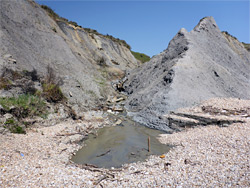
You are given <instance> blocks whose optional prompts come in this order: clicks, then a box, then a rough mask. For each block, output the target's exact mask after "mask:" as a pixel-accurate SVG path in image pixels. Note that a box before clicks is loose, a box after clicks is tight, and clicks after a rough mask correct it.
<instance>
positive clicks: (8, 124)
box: [4, 118, 26, 134]
mask: <svg viewBox="0 0 250 188" xmlns="http://www.w3.org/2000/svg"><path fill="white" fill-rule="evenodd" d="M4 127H5V128H8V129H9V130H10V132H12V133H17V134H25V133H26V131H25V130H24V129H23V128H22V127H20V126H19V125H18V122H16V121H15V120H14V119H13V118H9V119H7V120H6V121H5V123H4Z"/></svg>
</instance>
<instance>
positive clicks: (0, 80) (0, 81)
mask: <svg viewBox="0 0 250 188" xmlns="http://www.w3.org/2000/svg"><path fill="white" fill-rule="evenodd" d="M11 85H12V82H11V81H10V80H9V79H7V78H4V77H0V89H4V90H8V89H10V88H11Z"/></svg>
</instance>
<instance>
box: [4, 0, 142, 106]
mask: <svg viewBox="0 0 250 188" xmlns="http://www.w3.org/2000/svg"><path fill="white" fill-rule="evenodd" d="M48 65H49V66H50V67H52V68H53V69H54V70H55V72H56V74H57V75H58V76H60V77H61V78H62V80H63V85H62V86H61V88H62V91H63V93H64V95H65V96H66V97H67V98H68V101H69V103H70V104H72V105H73V106H74V107H75V109H84V108H89V107H94V106H95V105H96V104H97V103H99V102H100V101H102V100H103V101H104V100H105V98H106V97H107V96H108V95H112V93H113V92H114V90H113V89H111V84H110V82H111V81H113V80H116V79H120V78H121V77H123V76H124V74H125V72H126V70H129V69H132V68H135V67H137V66H138V62H137V61H136V59H135V58H134V56H133V55H132V54H131V52H130V50H129V49H128V48H127V47H126V46H124V45H122V44H119V43H117V42H114V41H112V40H110V39H108V38H105V37H102V36H100V35H95V34H93V33H88V32H86V31H85V30H84V29H82V28H79V27H78V28H76V27H74V26H73V25H70V24H67V23H64V22H57V21H55V20H53V19H52V18H51V17H49V16H48V14H47V13H46V11H45V10H43V9H42V8H41V7H40V6H39V5H38V4H36V3H35V2H33V1H31V0H11V1H8V0H3V1H0V66H1V67H0V68H3V67H10V68H12V69H16V70H19V71H23V70H28V71H32V70H33V69H36V70H37V72H38V74H39V75H46V71H47V66H48Z"/></svg>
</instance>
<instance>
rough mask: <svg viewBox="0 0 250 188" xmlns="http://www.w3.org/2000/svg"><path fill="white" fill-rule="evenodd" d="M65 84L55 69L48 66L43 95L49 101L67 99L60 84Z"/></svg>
mask: <svg viewBox="0 0 250 188" xmlns="http://www.w3.org/2000/svg"><path fill="white" fill-rule="evenodd" d="M61 84H63V82H62V80H61V79H60V78H58V77H57V76H56V74H55V71H54V70H53V69H52V68H51V67H50V66H48V67H47V76H46V78H45V79H44V80H43V82H42V88H43V93H42V96H43V97H44V98H45V99H46V100H47V101H48V102H55V103H56V102H61V101H63V100H64V99H65V97H64V95H63V93H62V90H61V89H60V87H59V86H60V85H61Z"/></svg>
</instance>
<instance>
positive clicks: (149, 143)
mask: <svg viewBox="0 0 250 188" xmlns="http://www.w3.org/2000/svg"><path fill="white" fill-rule="evenodd" d="M148 152H150V136H148Z"/></svg>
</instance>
